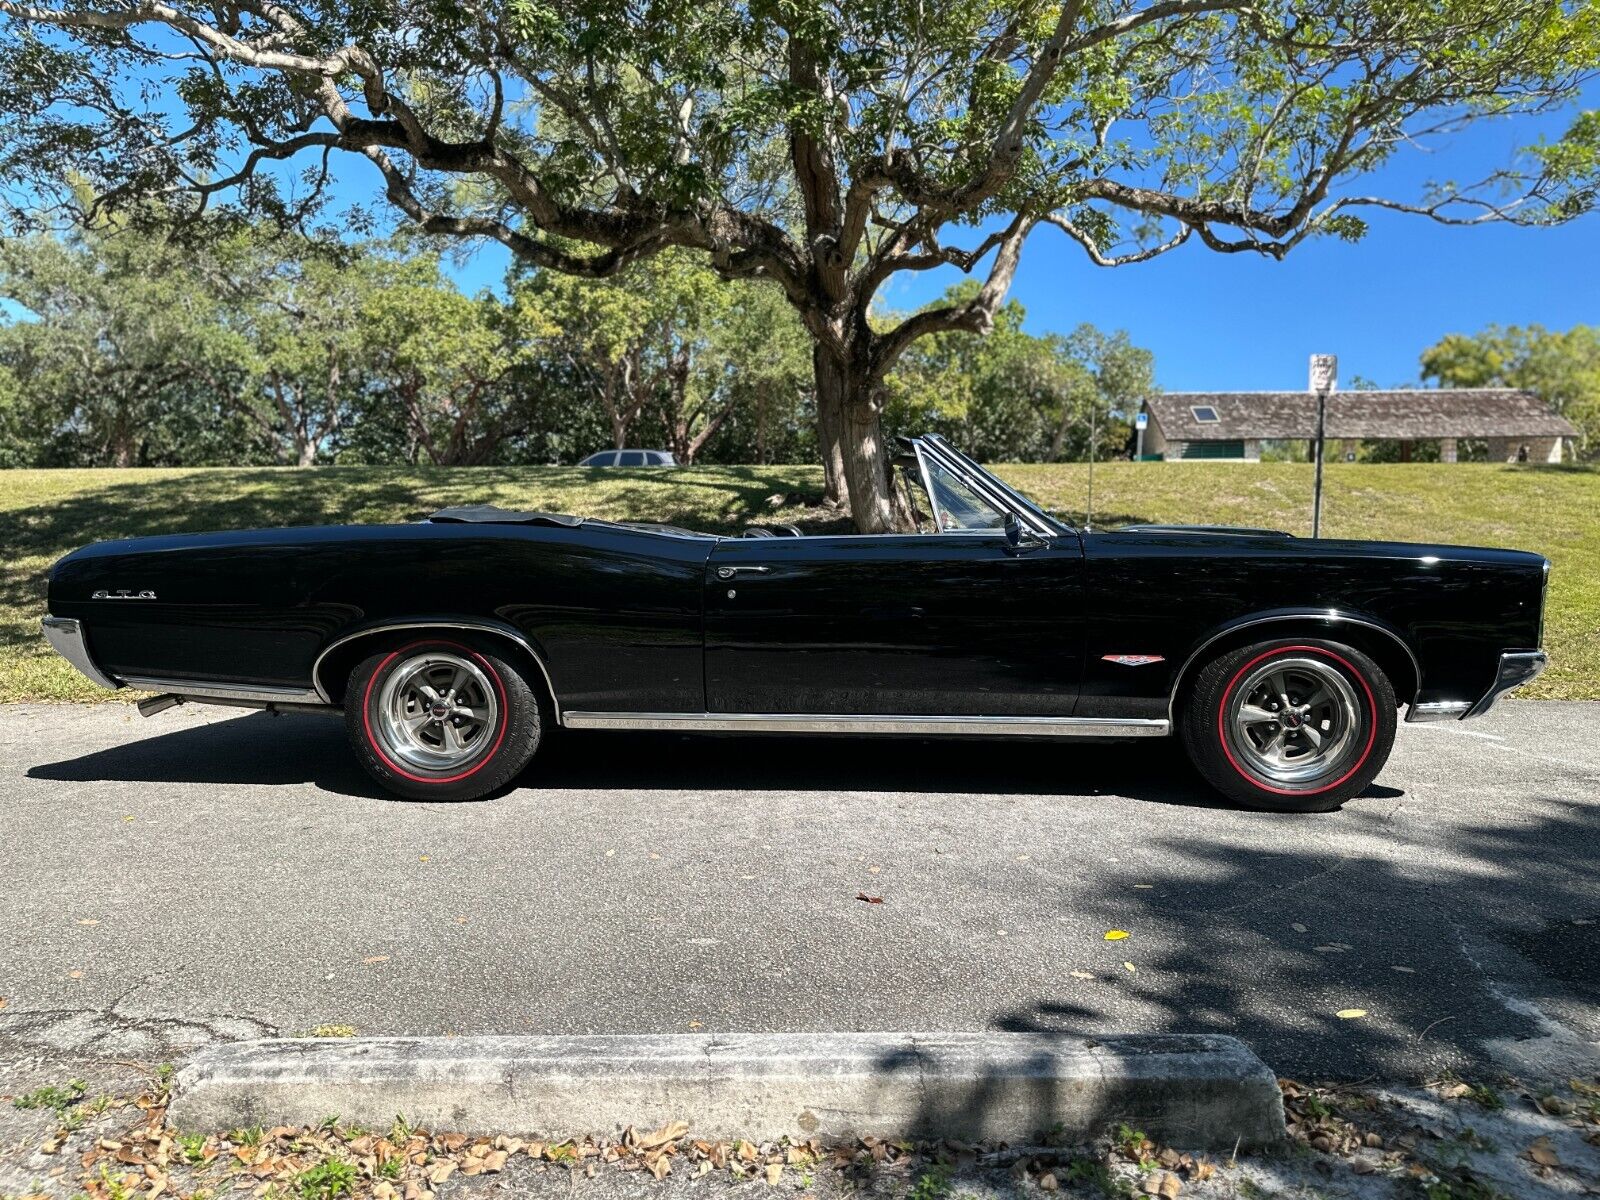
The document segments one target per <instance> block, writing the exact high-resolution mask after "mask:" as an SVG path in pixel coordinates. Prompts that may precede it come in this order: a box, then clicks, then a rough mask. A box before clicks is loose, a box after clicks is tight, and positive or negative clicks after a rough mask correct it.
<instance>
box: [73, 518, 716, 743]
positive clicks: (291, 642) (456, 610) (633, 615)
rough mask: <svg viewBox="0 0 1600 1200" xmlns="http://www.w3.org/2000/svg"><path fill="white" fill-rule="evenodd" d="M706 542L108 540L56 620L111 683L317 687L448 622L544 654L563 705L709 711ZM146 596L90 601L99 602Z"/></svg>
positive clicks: (512, 529)
mask: <svg viewBox="0 0 1600 1200" xmlns="http://www.w3.org/2000/svg"><path fill="white" fill-rule="evenodd" d="M712 544H713V543H712V541H711V540H710V539H692V538H675V537H668V536H662V535H656V534H649V533H643V532H637V531H632V530H626V529H620V528H617V527H615V526H596V525H584V526H579V527H577V528H574V529H567V528H552V527H546V526H521V525H481V524H480V525H472V524H440V525H429V524H417V525H399V526H330V527H319V528H311V529H282V530H255V531H248V532H243V533H230V534H208V535H199V536H182V535H179V536H174V537H167V538H150V539H137V540H134V541H126V542H108V543H101V544H98V545H95V546H91V547H87V548H86V549H84V550H81V551H79V552H77V553H76V554H73V555H70V556H68V557H67V558H65V559H63V560H62V561H61V562H60V563H58V564H57V565H56V568H55V570H54V571H53V572H52V575H51V581H50V611H51V612H52V613H54V614H55V615H57V616H66V617H77V618H78V619H80V620H81V621H83V623H84V626H85V628H86V630H87V631H88V640H89V644H90V649H91V652H92V653H93V654H94V655H95V657H96V659H97V660H98V661H99V662H100V664H101V665H102V666H103V667H104V668H105V669H107V670H109V671H110V672H111V673H113V674H115V675H119V676H121V675H136V676H137V675H149V676H161V677H168V678H187V679H195V680H209V681H217V682H223V681H226V682H241V683H265V684H276V685H280V686H309V684H310V682H311V669H312V664H313V663H314V661H315V660H316V657H317V655H318V654H319V653H320V652H321V651H322V649H323V648H324V647H326V646H327V645H328V644H329V643H331V642H332V641H334V640H335V639H337V638H339V637H341V636H343V635H345V634H346V633H349V632H352V631H355V630H358V629H361V628H365V627H368V626H372V625H379V624H384V623H388V622H394V621H406V620H411V619H416V618H423V617H447V616H450V615H456V616H470V617H480V618H485V619H490V620H496V621H501V622H504V623H506V624H509V625H511V626H513V627H514V628H516V629H517V630H519V631H520V632H521V633H522V634H523V635H524V636H525V637H526V638H527V639H528V640H529V641H530V642H531V643H532V644H533V646H534V647H535V649H536V650H538V651H539V652H540V654H541V656H542V657H543V659H544V661H545V665H546V667H547V669H548V670H549V673H550V676H551V681H552V684H553V686H554V687H555V689H556V693H557V696H558V697H559V699H560V702H561V704H562V706H563V707H564V708H565V707H572V708H595V709H606V708H618V707H641V706H648V707H650V708H653V709H659V710H661V711H680V710H684V711H687V710H699V709H700V708H701V707H702V706H703V704H704V680H703V675H702V666H701V642H702V632H701V611H702V599H701V591H702V571H703V566H704V562H705V559H706V557H707V556H708V554H709V553H710V548H711V546H712ZM101 589H106V590H116V589H130V590H135V591H137V590H150V591H153V592H155V593H156V599H154V600H95V599H93V598H92V597H93V594H94V592H95V591H97V590H101Z"/></svg>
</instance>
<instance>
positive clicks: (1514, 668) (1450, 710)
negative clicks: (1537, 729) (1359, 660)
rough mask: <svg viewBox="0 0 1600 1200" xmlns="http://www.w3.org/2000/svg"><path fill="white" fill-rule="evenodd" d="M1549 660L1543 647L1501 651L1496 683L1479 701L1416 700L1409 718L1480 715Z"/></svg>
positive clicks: (1446, 718)
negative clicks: (1420, 702)
mask: <svg viewBox="0 0 1600 1200" xmlns="http://www.w3.org/2000/svg"><path fill="white" fill-rule="evenodd" d="M1549 663H1550V659H1549V656H1547V655H1546V654H1545V652H1544V651H1543V650H1507V651H1505V652H1504V653H1502V654H1501V655H1500V666H1499V669H1498V670H1496V671H1495V676H1494V683H1493V684H1492V685H1491V686H1490V688H1489V690H1488V691H1487V692H1485V693H1484V694H1483V695H1482V696H1479V697H1478V699H1477V700H1476V701H1472V700H1429V701H1427V702H1426V703H1423V704H1413V705H1412V706H1411V707H1410V708H1409V709H1408V710H1407V711H1406V721H1407V722H1409V723H1412V724H1415V723H1416V722H1418V721H1466V720H1470V719H1471V718H1473V717H1481V716H1483V714H1484V713H1486V712H1488V711H1489V710H1490V709H1491V708H1493V707H1494V706H1495V702H1496V701H1497V700H1499V699H1500V697H1501V696H1503V695H1505V694H1506V693H1507V692H1509V691H1511V690H1512V689H1513V688H1519V687H1521V686H1522V685H1523V684H1525V683H1532V682H1533V681H1534V680H1535V679H1537V678H1539V675H1540V673H1541V672H1543V670H1544V669H1545V667H1546V666H1548V665H1549Z"/></svg>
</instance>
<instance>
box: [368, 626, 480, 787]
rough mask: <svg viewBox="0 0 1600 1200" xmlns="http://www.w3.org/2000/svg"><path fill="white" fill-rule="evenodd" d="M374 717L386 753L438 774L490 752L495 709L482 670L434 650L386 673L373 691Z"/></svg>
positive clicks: (460, 657) (402, 663)
mask: <svg viewBox="0 0 1600 1200" xmlns="http://www.w3.org/2000/svg"><path fill="white" fill-rule="evenodd" d="M376 716H377V729H378V736H379V737H380V738H382V739H383V743H384V747H385V749H387V750H389V751H390V752H391V753H393V754H394V755H395V756H396V757H397V758H399V759H401V760H402V761H404V762H405V763H406V764H407V765H409V766H412V767H416V768H418V769H419V770H423V771H432V772H438V773H442V772H446V771H453V770H456V769H459V768H461V767H464V766H466V765H467V764H468V763H470V762H472V760H473V759H476V758H479V757H481V756H482V755H483V754H484V753H485V752H486V751H487V750H488V749H489V747H490V746H491V745H492V744H493V742H494V731H495V729H496V728H497V727H498V725H499V721H500V705H499V703H498V701H497V699H496V695H495V689H494V685H493V684H492V683H491V682H490V681H489V676H488V674H487V673H486V672H485V671H484V670H483V668H482V667H480V666H479V665H478V664H477V663H475V662H473V661H472V660H471V659H468V658H463V657H462V656H460V655H458V654H451V653H449V652H448V651H443V650H435V651H432V652H430V653H427V654H419V655H417V656H415V657H413V658H408V659H406V660H405V661H404V662H401V663H400V664H399V665H398V666H396V667H395V668H394V670H392V671H390V672H389V675H388V677H387V678H386V679H385V680H384V681H383V687H382V688H381V689H380V691H379V692H378V703H377V710H376Z"/></svg>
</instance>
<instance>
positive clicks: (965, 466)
mask: <svg viewBox="0 0 1600 1200" xmlns="http://www.w3.org/2000/svg"><path fill="white" fill-rule="evenodd" d="M909 440H910V442H911V445H912V448H913V449H914V450H915V451H916V454H917V463H918V466H919V467H920V468H921V470H922V473H923V486H924V487H925V488H927V490H928V496H929V499H930V500H931V499H932V498H933V489H932V487H931V486H929V483H928V476H927V461H926V460H925V459H924V457H923V456H924V455H926V456H927V457H928V458H929V459H931V460H932V461H934V462H936V463H938V464H939V465H940V466H941V467H943V468H944V469H945V470H946V471H949V472H950V473H951V474H952V475H954V476H955V477H956V478H957V479H959V480H961V482H963V483H965V484H966V485H967V486H968V487H969V488H971V489H972V490H973V491H975V492H977V493H978V495H979V496H981V497H982V498H983V499H985V500H987V501H988V502H989V503H990V504H992V505H993V506H994V507H995V509H996V510H997V511H998V512H1000V513H1001V514H1002V515H1004V514H1006V513H1010V514H1012V515H1013V516H1015V517H1016V518H1017V520H1018V521H1020V522H1022V524H1023V525H1025V526H1026V527H1027V528H1029V529H1031V530H1032V531H1033V532H1034V533H1036V534H1038V535H1039V536H1040V537H1046V538H1051V537H1060V536H1061V535H1063V534H1065V533H1070V532H1071V526H1069V525H1066V524H1064V523H1063V522H1061V521H1058V520H1056V519H1055V518H1054V517H1052V516H1050V515H1049V514H1048V513H1046V512H1045V511H1044V509H1042V508H1040V507H1039V506H1038V505H1037V504H1035V503H1034V502H1033V501H1032V500H1029V499H1028V498H1027V497H1026V496H1024V495H1023V494H1022V493H1021V492H1019V491H1017V490H1016V489H1015V488H1013V487H1012V486H1011V485H1010V484H1008V483H1006V482H1005V481H1004V480H1001V479H999V478H998V477H996V476H995V475H993V474H991V473H990V472H989V471H987V470H986V469H984V468H983V467H982V466H980V465H979V464H978V463H976V462H974V461H973V460H972V459H970V458H968V457H967V456H966V455H965V454H963V453H961V451H959V450H957V449H956V448H955V447H954V446H952V445H951V444H950V443H949V442H947V441H945V440H944V438H942V437H941V436H939V435H938V434H937V433H928V434H923V435H922V436H921V437H915V438H911V439H909ZM934 521H935V524H937V523H938V516H937V514H935V517H934ZM940 532H941V533H942V532H944V530H942V529H941V530H940Z"/></svg>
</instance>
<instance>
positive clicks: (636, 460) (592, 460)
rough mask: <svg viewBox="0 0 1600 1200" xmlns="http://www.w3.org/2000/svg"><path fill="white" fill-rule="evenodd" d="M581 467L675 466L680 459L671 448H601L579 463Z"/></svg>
mask: <svg viewBox="0 0 1600 1200" xmlns="http://www.w3.org/2000/svg"><path fill="white" fill-rule="evenodd" d="M578 465H579V466H580V467H675V466H677V465H678V460H677V459H675V458H673V457H672V451H670V450H601V451H600V452H599V453H598V454H591V455H589V457H588V458H586V459H584V460H583V461H582V462H581V463H579V464H578Z"/></svg>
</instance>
